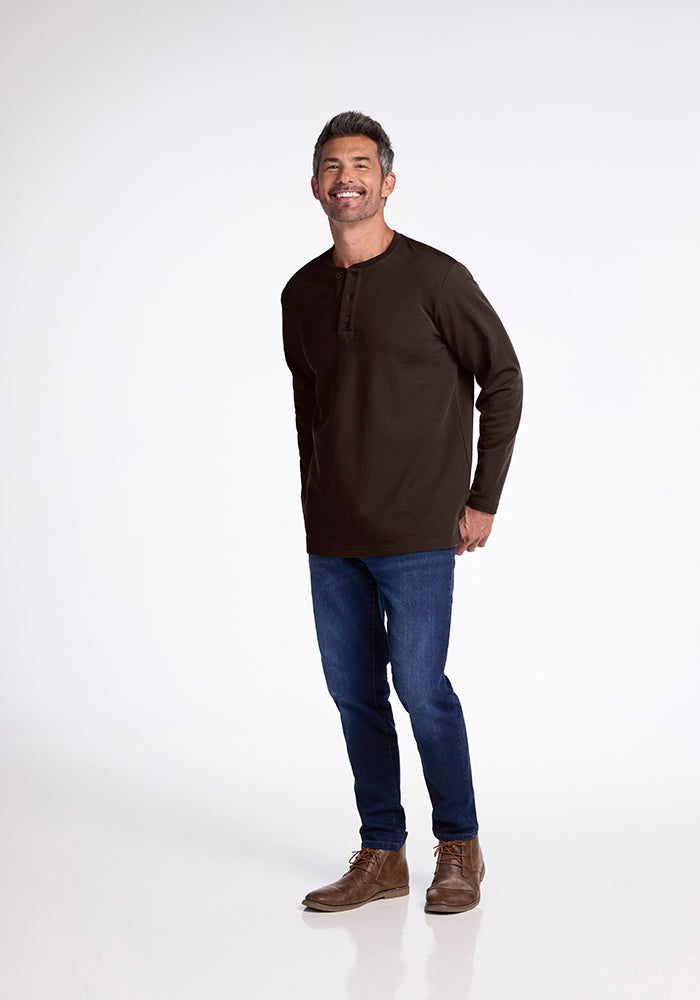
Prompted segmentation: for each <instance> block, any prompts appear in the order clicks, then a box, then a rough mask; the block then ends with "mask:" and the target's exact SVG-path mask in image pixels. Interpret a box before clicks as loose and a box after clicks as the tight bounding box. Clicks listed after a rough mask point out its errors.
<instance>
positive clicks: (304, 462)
mask: <svg viewBox="0 0 700 1000" xmlns="http://www.w3.org/2000/svg"><path fill="white" fill-rule="evenodd" d="M282 336H283V342H284V357H285V360H286V362H287V367H288V368H289V370H290V371H291V373H292V386H293V390H294V412H295V414H296V427H297V443H298V445H299V471H300V473H301V490H302V496H303V493H304V487H305V486H306V477H307V475H308V472H309V465H310V463H311V457H312V455H313V451H314V442H313V435H312V426H313V416H314V409H315V408H316V380H315V377H314V373H313V371H312V369H311V367H310V366H309V363H308V361H307V360H306V356H305V354H304V348H303V346H302V343H301V338H300V336H299V333H298V331H297V329H296V327H295V326H294V323H293V322H292V320H291V319H290V317H289V316H288V314H287V312H286V311H285V309H284V307H283V308H282Z"/></svg>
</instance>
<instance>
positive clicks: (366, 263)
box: [327, 229, 402, 271]
mask: <svg viewBox="0 0 700 1000" xmlns="http://www.w3.org/2000/svg"><path fill="white" fill-rule="evenodd" d="M401 239H402V236H401V233H399V232H397V231H396V229H395V230H394V235H393V236H392V237H391V243H390V244H389V246H388V247H387V248H386V250H384V251H383V252H382V253H380V254H377V256H376V257H369V258H368V259H367V260H358V261H357V263H356V264H351V265H350V267H341V265H340V264H334V263H333V251H334V250H335V246H332V247H331V248H330V250H328V252H327V256H328V264H329V265H330V266H331V267H332V268H334V269H335V270H336V271H352V270H355V269H357V268H364V267H371V265H372V264H376V263H378V262H379V261H380V260H384V258H385V257H388V256H389V254H391V253H393V252H394V250H395V249H396V247H397V246H398V244H399V242H400V240H401Z"/></svg>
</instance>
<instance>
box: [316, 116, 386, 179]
mask: <svg viewBox="0 0 700 1000" xmlns="http://www.w3.org/2000/svg"><path fill="white" fill-rule="evenodd" d="M348 135H364V136H366V138H368V139H372V140H373V141H374V142H376V144H377V157H378V159H379V165H380V167H381V168H382V180H384V178H385V177H386V175H387V174H388V173H390V172H391V168H392V167H393V165H394V150H393V149H392V148H391V141H390V139H389V136H388V135H387V134H386V132H385V131H384V129H383V128H382V126H381V125H380V124H379V122H375V120H374V118H370V117H369V116H368V115H363V114H362V112H361V111H343V112H342V113H341V114H339V115H336V116H335V118H331V120H330V121H329V122H326V124H325V125H324V126H323V131H322V132H321V134H320V136H319V137H318V139H317V140H316V145H315V146H314V164H313V166H314V177H318V168H319V166H320V164H321V150H322V149H323V146H324V144H325V143H326V142H328V140H329V139H341V138H343V137H345V136H348Z"/></svg>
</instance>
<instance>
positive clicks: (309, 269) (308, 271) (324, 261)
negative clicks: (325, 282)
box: [282, 247, 333, 301]
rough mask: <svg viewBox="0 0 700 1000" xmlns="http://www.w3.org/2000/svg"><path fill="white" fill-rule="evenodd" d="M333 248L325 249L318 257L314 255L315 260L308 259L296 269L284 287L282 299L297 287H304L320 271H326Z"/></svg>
mask: <svg viewBox="0 0 700 1000" xmlns="http://www.w3.org/2000/svg"><path fill="white" fill-rule="evenodd" d="M332 250H333V248H332V247H331V248H330V250H324V251H323V253H320V254H319V255H318V257H314V259H313V260H310V261H308V263H306V264H304V265H303V266H302V267H300V268H299V270H298V271H295V272H294V274H293V275H292V276H291V278H290V279H289V281H288V282H287V284H286V285H285V286H284V288H283V289H282V300H283V301H284V300H285V299H287V298H288V297H289V296H290V295H291V294H293V293H294V292H295V291H296V290H297V289H300V288H303V287H304V285H305V284H306V283H307V282H308V281H309V280H313V278H314V276H315V275H318V274H319V272H321V273H322V272H325V270H326V269H327V267H328V262H329V257H330V254H331V253H332Z"/></svg>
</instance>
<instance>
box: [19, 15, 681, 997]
mask: <svg viewBox="0 0 700 1000" xmlns="http://www.w3.org/2000/svg"><path fill="white" fill-rule="evenodd" d="M0 19H1V29H0V52H1V55H0V94H1V99H2V119H1V123H0V130H1V131H0V135H1V141H2V150H3V152H2V160H1V161H0V176H1V178H2V183H1V184H0V210H1V212H2V223H1V233H2V236H1V238H0V254H1V257H0V262H1V268H2V271H1V275H2V277H1V280H2V295H1V296H0V469H1V470H2V472H1V475H2V480H1V481H2V489H1V490H0V515H1V521H0V552H2V576H1V579H0V609H1V614H2V628H1V629H0V670H1V671H2V690H3V695H2V702H1V704H0V719H1V722H2V732H1V739H2V743H3V746H4V761H5V764H4V767H5V770H6V773H7V779H8V782H9V784H8V787H10V788H13V789H16V790H18V791H17V794H19V795H20V796H21V789H22V788H26V787H27V783H28V782H29V784H31V782H32V781H33V782H34V783H35V786H36V788H37V789H39V790H43V791H41V794H42V795H43V794H44V791H47V790H48V789H50V788H53V789H54V790H55V789H56V788H58V787H61V783H62V782H63V783H64V784H65V783H67V785H70V784H71V782H73V786H74V787H75V788H76V789H77V792H76V801H77V800H79V799H80V795H79V791H80V789H81V788H82V787H83V784H84V782H86V781H88V779H87V778H86V777H85V775H86V774H87V773H88V772H90V770H91V769H93V770H95V769H96V772H97V773H99V776H100V777H99V782H98V784H99V785H100V787H102V788H103V789H104V788H110V787H111V785H110V782H111V781H114V782H116V783H117V784H118V785H119V787H120V788H121V787H123V788H127V789H129V788H132V789H133V788H136V789H137V791H136V792H133V794H134V795H137V794H143V796H144V797H146V798H148V797H149V796H150V795H152V794H153V795H165V792H164V789H165V790H169V792H170V793H172V797H173V800H174V801H176V800H177V799H178V796H179V797H182V796H184V797H185V800H186V801H189V799H187V796H194V797H195V799H196V798H197V796H200V797H201V798H202V800H205V801H206V804H207V806H206V807H207V808H208V809H210V810H214V811H218V810H220V812H221V815H222V816H225V817H226V823H227V824H228V825H227V829H228V831H229V837H230V838H231V839H233V840H235V839H236V838H239V840H240V842H241V843H243V842H245V843H247V844H254V843H257V842H259V841H260V839H261V838H262V839H263V840H265V838H268V837H271V836H272V833H271V831H279V830H281V829H284V830H285V831H287V832H289V831H293V836H294V837H296V838H297V839H298V841H299V844H301V843H302V842H304V841H305V840H306V839H308V838H309V837H311V836H312V835H313V836H321V835H322V836H324V837H327V838H338V842H340V841H339V838H341V837H342V838H344V839H343V841H342V842H343V844H346V843H347V841H348V838H349V837H352V836H353V835H354V829H355V824H356V820H355V817H354V812H353V809H352V803H351V802H348V801H347V799H348V798H349V796H350V780H349V775H348V773H347V765H346V763H345V759H344V750H343V747H342V738H341V735H340V731H339V726H338V723H337V719H336V716H335V711H334V709H333V707H332V704H331V703H330V699H328V697H327V694H326V692H325V690H324V689H323V683H322V679H321V673H320V663H319V660H318V653H317V650H316V645H315V635H314V632H313V620H312V612H311V602H310V594H309V586H308V568H307V564H306V556H305V552H304V538H303V531H302V519H301V511H300V507H299V496H298V494H299V488H298V461H297V455H296V439H295V433H294V425H293V407H292V395H291V378H290V376H289V373H288V371H287V369H286V368H285V366H284V361H283V356H282V346H281V331H280V315H279V293H280V290H281V288H282V286H283V284H284V282H285V281H286V280H287V278H288V277H289V276H290V275H291V274H292V273H293V271H295V270H296V269H297V268H298V267H299V266H301V265H302V264H303V263H305V262H306V261H307V260H308V259H310V258H311V257H312V256H315V255H316V254H318V253H320V252H321V251H322V250H323V249H325V248H326V247H327V246H329V245H330V236H329V233H328V229H327V224H326V220H325V217H324V216H323V214H322V212H321V210H320V209H319V207H318V205H317V203H316V202H314V201H313V199H312V196H311V192H310V186H309V177H310V171H311V167H310V164H311V152H312V148H313V143H314V141H315V138H316V136H317V134H318V133H319V131H320V129H321V127H322V125H323V123H324V122H325V121H326V120H327V119H328V118H329V117H331V116H332V115H333V114H335V113H337V112H338V111H341V110H346V109H349V108H357V109H359V110H362V111H365V112H366V113H368V114H370V115H372V116H373V117H376V118H377V119H378V120H379V121H381V122H382V124H383V125H384V126H385V128H386V129H387V131H388V133H389V135H390V136H391V138H392V141H393V144H394V148H395V152H396V164H395V169H396V173H397V177H398V182H397V187H396V191H395V193H394V194H393V195H392V197H391V199H390V201H389V205H388V208H387V220H388V222H389V224H390V225H391V226H393V227H394V228H396V229H398V230H399V231H401V232H404V233H406V234H408V235H410V236H412V237H414V238H416V239H419V240H422V241H423V242H426V243H429V244H432V245H435V246H438V247H440V249H442V250H445V251H447V252H449V253H451V254H452V255H453V256H455V257H457V258H458V259H459V260H461V261H463V262H464V263H465V264H466V265H467V267H469V269H470V270H471V271H472V273H473V274H474V276H475V278H476V280H477V281H478V282H479V284H480V285H481V287H482V288H483V290H484V291H485V293H486V295H487V296H488V297H489V298H490V299H491V301H492V302H493V303H494V305H495V307H496V309H497V311H498V312H499V314H500V315H501V317H502V319H503V321H504V323H505V325H506V328H507V329H508V331H509V333H510V334H511V336H512V339H513V341H514V343H515V345H516V348H517V350H518V353H519V356H520V358H521V361H522V365H523V371H524V377H525V390H526V396H525V408H524V416H523V423H522V430H521V433H520V436H519V439H518V442H517V445H516V451H515V457H514V459H513V463H512V466H511V471H510V475H509V479H508V482H507V484H506V488H505V492H504V496H503V501H502V506H501V511H500V512H499V514H498V516H497V518H496V523H495V528H494V532H493V535H492V537H491V539H490V540H489V544H488V546H487V547H486V548H485V549H484V550H483V551H480V552H478V553H476V554H474V555H464V556H462V557H461V558H460V559H459V560H458V565H457V583H456V590H455V609H454V619H453V622H454V623H453V638H452V645H451V653H450V661H449V662H450V665H449V667H448V673H449V674H450V676H451V678H452V680H453V682H454V684H455V687H456V688H457V690H458V691H459V692H460V695H461V697H462V701H463V703H464V705H465V711H466V714H467V721H468V726H469V730H470V739H471V742H472V746H473V755H474V767H475V778H476V782H477V791H480V792H481V796H482V824H483V823H486V824H487V827H488V824H489V823H491V827H492V828H494V827H497V825H498V821H499V818H500V817H502V816H503V815H504V810H505V812H506V813H507V811H508V809H511V808H512V809H513V810H514V811H515V813H517V815H518V817H519V821H520V822H522V823H523V824H524V825H525V826H528V827H530V828H533V827H536V826H538V825H539V824H542V823H544V822H546V821H547V820H548V819H551V820H553V821H555V822H561V821H562V816H563V815H568V816H570V817H571V823H572V824H573V825H576V824H579V823H580V824H582V826H581V828H582V829H583V828H584V827H585V829H587V830H588V829H589V826H590V828H591V829H593V830H594V831H595V830H598V831H600V830H601V829H609V828H610V826H611V824H612V825H617V826H618V827H620V828H621V829H623V830H625V829H629V834H630V838H633V837H634V836H636V835H637V834H639V832H640V827H641V828H643V830H644V831H645V832H647V833H651V832H652V831H653V832H654V833H655V834H658V832H659V831H660V830H663V829H664V827H665V826H666V825H667V824H668V822H669V821H670V819H669V818H670V817H672V818H673V822H674V823H675V824H676V825H675V826H674V830H676V831H683V833H682V834H681V833H679V834H678V835H682V836H685V835H687V837H688V838H691V837H692V836H697V824H698V805H697V798H696V796H695V795H694V793H693V789H694V788H696V786H697V778H698V773H697V762H698V735H697V709H696V705H697V634H696V627H697V626H696V609H697V596H698V595H697V583H696V579H697V560H698V550H697V540H698V533H697V517H696V513H695V506H696V498H697V472H696V464H697V429H698V428H697V404H696V398H697V371H698V360H699V359H698V350H697V333H698V306H697V271H698V252H697V251H698V240H697V236H698V221H699V220H698V199H697V178H698V176H699V175H700V163H699V159H700V157H699V154H698V149H699V147H698V135H697V121H698V109H697V94H698V92H699V91H698V84H699V82H700V81H699V80H698V70H697V39H698V28H699V27H700V13H699V10H698V7H697V5H696V4H695V3H692V2H690V0H687V2H685V0H671V2H669V3H667V4H665V5H663V7H662V6H660V5H658V4H656V3H651V2H646V0H638V2H633V0H607V2H605V3H603V2H600V0H588V2H586V3H583V2H580V0H571V2H555V0H549V2H545V0H539V2H526V3H521V4H518V3H515V2H513V0H494V2H492V3H490V4H488V5H483V4H474V3H470V2H467V3H459V4H458V3H454V2H446V0H436V2H434V3H432V4H430V5H428V6H426V5H423V4H419V3H416V2H413V0H407V2H403V3H400V4H399V3H397V2H393V0H391V2H389V3H386V4H383V5H381V6H376V5H375V6H369V7H368V6H366V5H365V6H360V7H357V6H354V7H352V6H351V7H347V6H345V7H342V6H341V7H339V6H338V5H325V6H324V5H322V4H318V3H314V4H311V3H308V2H306V0H300V2H298V3H296V4H284V3H282V2H280V0H275V2H268V0H262V2H260V3H257V4H255V5H254V6H253V7H251V6H250V5H249V4H243V3H237V2H228V3H226V2H217V0H200V2H198V3H196V4H195V3H193V2H189V0H174V2H169V3H165V2H161V0H141V2H139V3H136V2H129V0H126V2H124V0H122V2H120V3H111V2H107V0H97V2H87V0H73V2H70V0H55V2H51V0H31V2H28V3H27V2H23V3H19V2H16V0H7V2H6V3H5V4H4V5H3V10H2V14H1V15H0ZM399 722H400V725H401V727H402V741H403V743H402V745H403V747H404V761H405V763H404V775H405V778H404V780H405V784H406V789H407V792H406V794H407V796H408V800H409V803H410V804H411V806H412V813H411V818H412V822H413V824H414V826H415V828H417V829H420V828H421V826H422V827H426V828H427V823H428V820H427V799H426V797H425V794H424V791H423V789H422V784H421V781H422V779H421V776H420V773H419V767H418V762H417V758H416V755H415V754H414V752H413V749H412V746H411V742H410V733H409V732H408V731H407V730H406V727H405V721H404V720H403V718H400V720H399ZM188 740H189V741H190V742H188ZM175 747H177V752H176V751H175V750H174V749H173V748H175ZM183 748H184V749H183ZM203 748H204V749H203ZM183 761H185V762H186V763H185V764H184V765H183ZM217 768H219V770H217ZM342 781H345V782H346V784H347V789H346V790H345V789H343V793H342V794H341V793H340V792H338V793H337V803H336V805H335V806H334V812H333V814H332V815H331V814H329V811H328V810H327V809H324V808H323V801H324V800H325V801H328V796H329V795H336V785H337V786H338V787H340V785H341V783H342ZM73 786H71V787H73ZM66 787H67V786H66ZM138 789H141V791H140V792H139V791H138ZM47 794H48V791H47ZM129 794H130V793H129ZM104 795H105V802H107V801H108V800H110V796H109V794H108V793H107V792H104ZM324 797H325V799H324ZM47 801H48V799H47ZM197 801H199V799H197ZM333 801H334V802H335V801H336V799H335V798H334V799H333ZM5 808H6V810H7V816H6V821H3V829H4V830H5V831H6V832H7V830H8V828H11V825H12V819H13V816H14V815H15V806H14V805H13V800H12V798H11V797H10V798H8V800H7V802H6V804H5ZM105 808H107V806H105ZM173 808H175V809H176V811H177V809H178V808H179V807H175V806H173ZM181 813H182V817H185V816H187V815H188V808H187V806H186V805H183V806H182V809H181ZM177 815H178V816H180V812H178V813H177ZM217 815H218V812H217ZM182 817H181V818H182ZM183 821H184V820H183ZM341 827H342V829H341ZM693 831H694V832H693ZM345 849H346V848H345V847H343V848H342V850H345ZM300 852H301V847H300ZM329 854H330V852H329ZM18 976H20V979H21V974H20V973H18ZM18 981H19V980H18ZM116 995H121V994H117V993H115V996H116ZM124 995H125V996H126V995H129V994H128V991H127V992H125V993H124Z"/></svg>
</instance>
